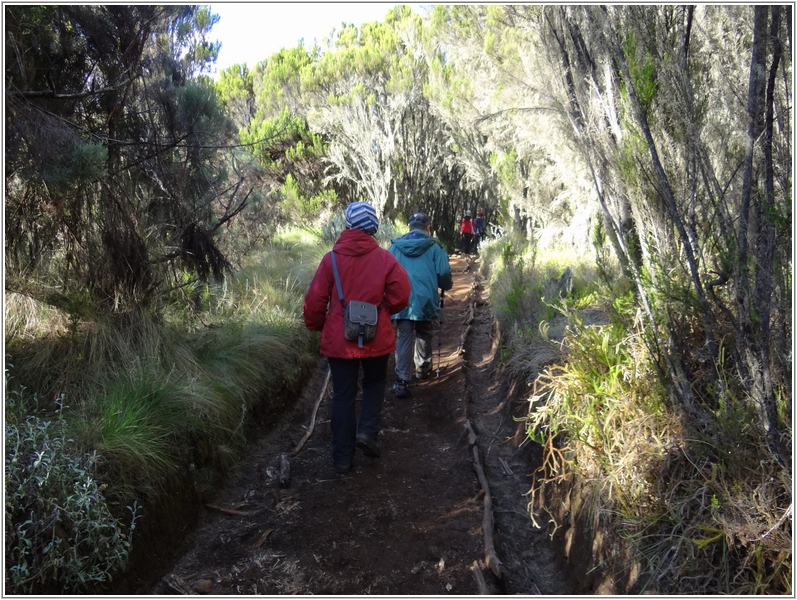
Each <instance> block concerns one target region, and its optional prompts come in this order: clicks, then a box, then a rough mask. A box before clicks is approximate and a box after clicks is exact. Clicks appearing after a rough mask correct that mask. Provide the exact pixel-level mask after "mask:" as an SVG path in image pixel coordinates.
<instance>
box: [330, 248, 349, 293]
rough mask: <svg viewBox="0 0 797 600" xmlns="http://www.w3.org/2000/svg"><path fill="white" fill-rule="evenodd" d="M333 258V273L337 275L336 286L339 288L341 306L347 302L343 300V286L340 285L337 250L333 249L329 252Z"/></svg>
mask: <svg viewBox="0 0 797 600" xmlns="http://www.w3.org/2000/svg"><path fill="white" fill-rule="evenodd" d="M329 254H330V256H331V258H332V273H333V274H334V275H335V287H336V288H338V298H340V306H341V307H343V306H345V302H344V301H343V286H342V285H340V277H339V276H338V265H337V263H336V262H335V252H334V251H332V252H330V253H329Z"/></svg>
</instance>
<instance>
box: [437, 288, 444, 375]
mask: <svg viewBox="0 0 797 600" xmlns="http://www.w3.org/2000/svg"><path fill="white" fill-rule="evenodd" d="M445 295H446V292H445V290H440V317H439V318H438V319H437V323H438V326H437V371H436V373H437V375H436V376H437V377H440V348H441V347H442V346H443V298H444V297H445Z"/></svg>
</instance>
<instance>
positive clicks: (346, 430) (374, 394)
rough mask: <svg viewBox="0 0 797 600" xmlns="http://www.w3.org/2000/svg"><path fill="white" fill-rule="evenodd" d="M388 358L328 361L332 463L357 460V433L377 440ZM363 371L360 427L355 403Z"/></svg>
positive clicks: (386, 356)
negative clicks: (330, 396) (355, 447)
mask: <svg viewBox="0 0 797 600" xmlns="http://www.w3.org/2000/svg"><path fill="white" fill-rule="evenodd" d="M389 357H390V355H389V354H385V355H384V356H376V357H373V358H329V359H328V360H329V371H330V374H331V379H332V459H333V460H334V461H335V463H336V464H337V463H342V462H346V461H348V460H351V459H352V458H353V457H354V442H355V439H356V437H357V434H358V433H364V434H366V435H369V436H371V437H372V438H374V439H377V436H378V435H379V419H380V417H381V416H382V402H383V401H384V399H385V386H386V385H387V361H388V358H389ZM360 365H362V369H363V378H362V390H363V397H362V402H361V406H360V421H359V424H358V423H357V415H356V413H355V400H356V399H357V385H358V379H359V376H360Z"/></svg>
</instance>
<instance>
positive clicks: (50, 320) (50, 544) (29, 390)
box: [5, 228, 334, 593]
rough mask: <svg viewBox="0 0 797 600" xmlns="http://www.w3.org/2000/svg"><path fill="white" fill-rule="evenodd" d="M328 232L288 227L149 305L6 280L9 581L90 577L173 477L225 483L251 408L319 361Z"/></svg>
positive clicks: (30, 585)
mask: <svg viewBox="0 0 797 600" xmlns="http://www.w3.org/2000/svg"><path fill="white" fill-rule="evenodd" d="M324 233H326V234H327V236H328V235H334V232H329V231H327V232H324V231H323V230H322V229H320V228H319V229H318V230H317V231H314V232H311V231H309V230H305V231H300V230H292V231H286V232H283V233H281V234H279V235H277V236H275V237H274V238H273V241H272V242H271V244H270V245H269V246H268V247H267V248H266V249H265V250H263V251H262V252H260V253H258V254H257V255H256V256H255V257H254V258H253V259H251V260H249V261H247V262H246V263H245V264H244V265H242V267H241V268H240V269H239V270H238V272H237V273H236V276H235V277H234V278H230V279H227V280H226V281H225V282H223V283H220V284H203V283H198V282H190V281H189V280H188V279H186V285H184V286H183V287H181V288H178V289H176V290H174V291H173V292H172V294H171V297H170V298H168V300H167V301H166V302H165V303H164V304H163V306H162V307H161V308H160V310H158V311H156V312H150V313H144V312H128V313H125V314H116V315H113V316H109V315H107V314H106V315H100V314H95V313H94V312H93V311H92V310H91V306H90V304H89V302H88V300H87V299H85V300H82V299H81V298H73V299H71V304H67V305H66V306H64V308H56V307H54V306H52V305H51V304H47V303H45V302H40V301H36V300H34V299H33V298H32V296H29V295H25V294H23V293H13V292H6V307H5V310H6V398H5V401H6V417H5V419H6V420H5V427H6V431H5V443H6V447H5V451H6V452H5V456H6V464H5V467H6V470H5V484H6V511H5V515H6V519H5V534H6V535H5V556H6V586H7V588H6V589H7V591H9V592H12V593H37V592H38V593H42V592H45V593H46V592H48V591H58V592H67V593H75V592H81V591H88V590H92V589H96V586H97V585H98V584H102V583H103V582H106V581H108V580H110V579H111V578H112V577H113V576H114V574H115V573H118V572H119V570H120V569H121V568H123V567H124V566H125V564H126V562H127V560H128V558H129V555H130V552H131V547H132V545H133V544H134V543H135V526H136V524H137V523H141V522H142V521H146V520H147V519H148V517H149V514H150V511H151V510H155V506H156V505H157V503H158V500H159V498H161V497H162V495H163V494H166V493H167V492H168V491H169V490H170V489H171V484H172V482H173V481H174V480H175V478H177V477H180V478H185V477H190V479H191V480H192V481H193V485H194V486H195V487H196V489H197V491H198V493H202V492H203V491H207V490H211V489H213V488H214V487H217V486H218V485H219V484H220V482H221V481H222V480H223V477H224V474H225V473H226V471H227V470H228V469H229V467H230V466H231V465H232V464H234V462H235V461H236V460H237V459H238V458H239V456H240V452H241V451H242V450H243V449H244V448H245V444H246V441H247V432H248V430H249V429H250V427H251V426H252V414H251V413H252V411H253V409H255V408H257V410H259V411H261V412H263V411H265V413H266V414H268V413H269V411H271V412H273V413H275V414H276V413H277V412H279V410H281V406H280V405H279V404H278V400H277V399H278V398H279V397H280V396H281V394H282V395H284V394H283V392H284V391H285V390H294V391H295V390H298V389H299V388H300V386H301V383H302V378H303V375H304V374H305V373H306V369H307V367H308V366H310V365H311V364H314V361H315V360H317V357H318V354H317V339H316V336H315V335H314V334H312V333H310V332H308V331H307V330H306V329H305V327H304V324H303V322H302V320H301V319H302V317H301V304H302V300H303V297H304V293H305V290H306V288H307V284H308V283H309V280H310V278H311V277H312V275H313V273H314V272H315V268H316V266H317V264H318V261H319V260H320V257H321V255H322V254H323V252H324V251H325V248H326V246H328V244H329V242H328V240H327V239H325V235H324Z"/></svg>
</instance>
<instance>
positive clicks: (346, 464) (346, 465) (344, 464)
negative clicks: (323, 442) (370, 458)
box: [335, 459, 351, 475]
mask: <svg viewBox="0 0 797 600" xmlns="http://www.w3.org/2000/svg"><path fill="white" fill-rule="evenodd" d="M335 471H336V472H337V473H339V474H340V475H347V474H348V473H351V459H349V460H340V461H335Z"/></svg>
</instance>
